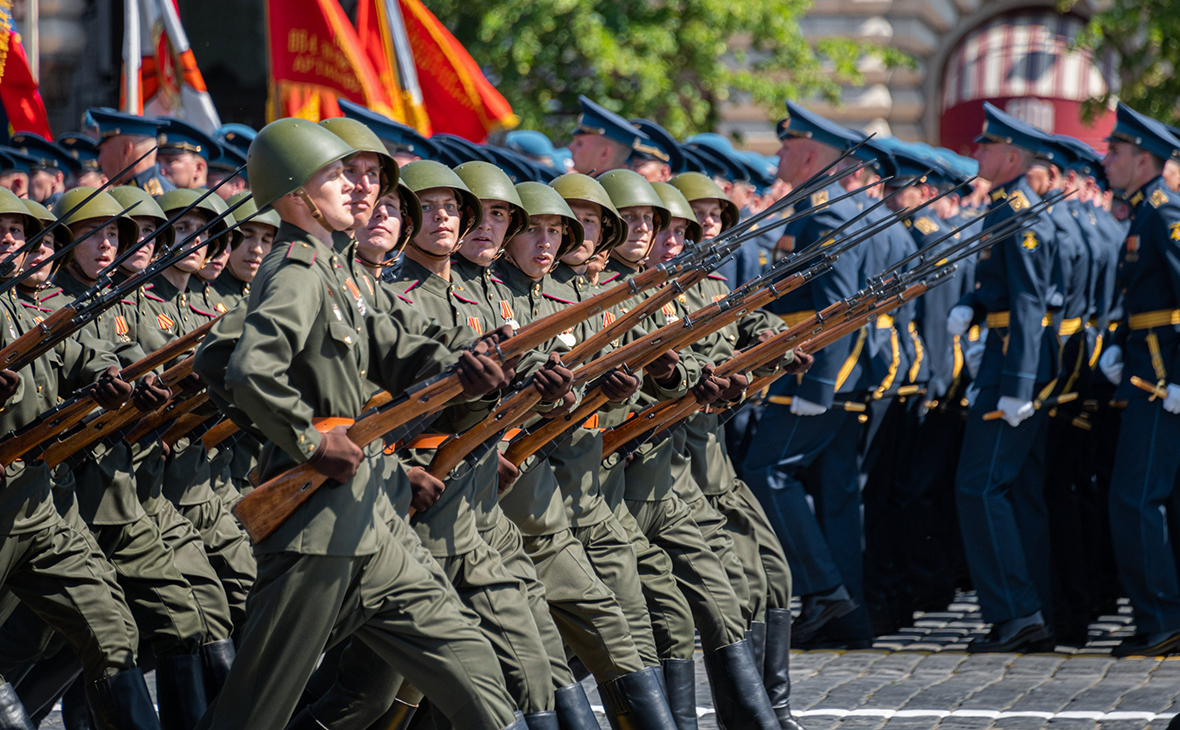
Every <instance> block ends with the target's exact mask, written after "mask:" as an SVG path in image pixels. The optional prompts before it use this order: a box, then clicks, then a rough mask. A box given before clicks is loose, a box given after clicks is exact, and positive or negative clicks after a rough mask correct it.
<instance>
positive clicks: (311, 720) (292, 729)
mask: <svg viewBox="0 0 1180 730" xmlns="http://www.w3.org/2000/svg"><path fill="white" fill-rule="evenodd" d="M286 730H329V729H328V726H327V725H325V724H323V723H321V722H320V721H319V720H317V719H315V716H314V715H312V714H311V708H310V707H304V708H303V711H302V712H300V713H299V714H298V715H296V716H295V717H294V718H292V719H291V722H289V723H287V728H286Z"/></svg>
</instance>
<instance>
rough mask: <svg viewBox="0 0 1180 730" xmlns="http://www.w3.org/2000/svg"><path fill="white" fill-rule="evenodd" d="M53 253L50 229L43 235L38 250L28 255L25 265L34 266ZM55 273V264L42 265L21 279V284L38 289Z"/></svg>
mask: <svg viewBox="0 0 1180 730" xmlns="http://www.w3.org/2000/svg"><path fill="white" fill-rule="evenodd" d="M52 255H53V232H52V231H50V232H49V233H46V234H45V235H44V236H42V237H41V241H40V244H39V245H38V246H37V250H35V251H32V252H30V253H28V254H27V255H26V258H25V266H27V267H28V268H30V269H31V268H33V267H34V266H36V265H37V264H39V263H41V262H42V261H44V260H45V259H47V258H49V257H50V256H52ZM52 274H53V266H49V265H47V266H42V267H41V268H39V269H37V270H36V271H34V272H33V273H31V274H29V275H28V276H26V277H25V278H24V280H23V281H21V286H23V287H25V288H28V289H36V288H38V287H40V286H41V285H42V284H44V283H45V282H47V281H49V277H50V276H51V275H52Z"/></svg>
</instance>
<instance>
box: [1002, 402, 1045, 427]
mask: <svg viewBox="0 0 1180 730" xmlns="http://www.w3.org/2000/svg"><path fill="white" fill-rule="evenodd" d="M996 410H1000V411H1003V412H1004V420H1005V421H1007V422H1008V425H1009V426H1012V427H1016V426H1019V425H1020V422H1021V421H1023V420H1024V419H1026V418H1028V417H1030V416H1032V414H1033V412H1034V411H1035V410H1036V409H1035V408H1034V407H1033V404H1032V401H1030V400H1021V399H1019V398H1012V397H1010V396H1006V395H1003V396H1000V402H999V403H997V404H996Z"/></svg>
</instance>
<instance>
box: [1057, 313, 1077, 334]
mask: <svg viewBox="0 0 1180 730" xmlns="http://www.w3.org/2000/svg"><path fill="white" fill-rule="evenodd" d="M1081 329H1082V318H1081V317H1074V318H1072V319H1063V320H1061V326H1060V327H1058V328H1057V331H1058V332H1060V333H1061V336H1062V337H1070V336H1072V335H1074V334H1076V333H1077V332H1080V331H1081Z"/></svg>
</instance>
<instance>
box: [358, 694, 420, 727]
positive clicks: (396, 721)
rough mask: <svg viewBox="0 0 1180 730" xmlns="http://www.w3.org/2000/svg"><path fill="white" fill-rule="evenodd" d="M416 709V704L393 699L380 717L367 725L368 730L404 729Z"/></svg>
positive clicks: (408, 724)
mask: <svg viewBox="0 0 1180 730" xmlns="http://www.w3.org/2000/svg"><path fill="white" fill-rule="evenodd" d="M417 710H418V705H411V704H409V703H406V702H403V701H401V700H397V699H395V700H394V701H393V705H392V706H390V708H389V709H388V710H386V711H385V714H384V715H382V716H381V719H380V720H378V721H377V722H375V723H373V724H372V725H370V726H369V730H406V728H408V727H409V726H410V720H412V719H413V718H414V713H415V712H416V711H417Z"/></svg>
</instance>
